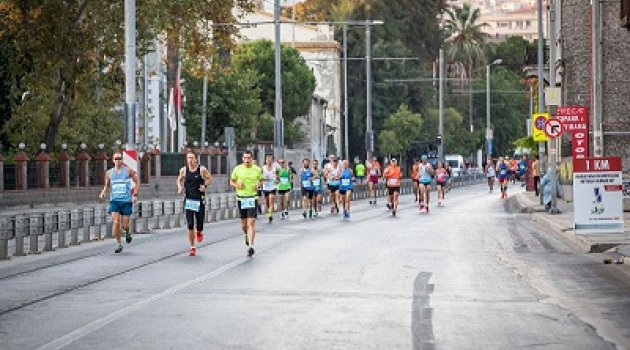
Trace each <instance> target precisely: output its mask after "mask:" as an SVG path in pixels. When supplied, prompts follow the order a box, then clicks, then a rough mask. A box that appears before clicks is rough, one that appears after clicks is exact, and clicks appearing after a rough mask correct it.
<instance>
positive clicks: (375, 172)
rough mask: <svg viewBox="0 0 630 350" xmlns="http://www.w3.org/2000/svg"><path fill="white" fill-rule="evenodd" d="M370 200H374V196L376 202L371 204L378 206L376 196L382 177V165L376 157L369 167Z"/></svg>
mask: <svg viewBox="0 0 630 350" xmlns="http://www.w3.org/2000/svg"><path fill="white" fill-rule="evenodd" d="M368 174H369V176H370V177H369V179H368V198H372V197H371V196H372V195H374V200H373V201H372V200H370V204H374V205H376V194H377V191H378V179H379V178H380V177H381V176H382V174H381V163H379V162H378V159H377V158H376V157H372V161H371V162H370V164H369V166H368Z"/></svg>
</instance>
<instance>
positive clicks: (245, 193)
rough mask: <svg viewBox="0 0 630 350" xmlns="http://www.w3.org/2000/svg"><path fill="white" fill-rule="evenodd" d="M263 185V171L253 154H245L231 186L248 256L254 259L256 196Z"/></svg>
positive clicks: (235, 170) (233, 172)
mask: <svg viewBox="0 0 630 350" xmlns="http://www.w3.org/2000/svg"><path fill="white" fill-rule="evenodd" d="M261 185H262V169H260V168H259V167H258V166H257V165H255V164H253V162H252V152H251V151H249V150H248V151H245V152H244V153H243V164H241V165H237V166H236V167H235V168H234V170H232V175H231V176H230V186H232V187H234V189H236V199H237V201H238V209H239V210H240V214H241V229H243V233H244V234H245V244H246V245H247V256H249V257H252V256H253V255H254V253H255V251H254V238H255V237H256V217H257V212H256V207H257V206H258V203H257V202H258V200H257V199H256V195H257V192H258V188H259V187H260V186H261Z"/></svg>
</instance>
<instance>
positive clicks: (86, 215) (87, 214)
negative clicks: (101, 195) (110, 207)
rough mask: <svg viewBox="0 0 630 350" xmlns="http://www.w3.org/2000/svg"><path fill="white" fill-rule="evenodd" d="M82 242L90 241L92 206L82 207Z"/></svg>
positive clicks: (92, 216)
mask: <svg viewBox="0 0 630 350" xmlns="http://www.w3.org/2000/svg"><path fill="white" fill-rule="evenodd" d="M82 211H83V243H87V242H89V241H90V226H92V221H93V218H94V208H83V210H82Z"/></svg>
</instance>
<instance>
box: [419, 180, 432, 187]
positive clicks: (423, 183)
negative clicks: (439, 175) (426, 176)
mask: <svg viewBox="0 0 630 350" xmlns="http://www.w3.org/2000/svg"><path fill="white" fill-rule="evenodd" d="M420 184H421V185H425V186H430V185H431V180H421V181H420Z"/></svg>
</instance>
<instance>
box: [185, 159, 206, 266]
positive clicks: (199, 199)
mask: <svg viewBox="0 0 630 350" xmlns="http://www.w3.org/2000/svg"><path fill="white" fill-rule="evenodd" d="M186 163H187V165H186V166H184V167H182V168H181V169H180V170H179V176H178V177H177V193H179V194H181V193H182V192H184V190H185V191H186V194H185V196H184V212H185V213H186V222H187V223H188V243H190V253H189V254H188V255H190V256H195V255H196V254H197V248H195V227H196V228H197V235H196V236H197V242H201V241H203V220H204V214H205V212H206V205H205V202H206V188H207V187H208V186H210V184H211V183H212V176H211V175H210V172H209V171H208V169H206V167H204V166H199V161H198V160H197V155H196V154H195V152H193V151H188V153H186ZM182 180H184V186H183V187H182Z"/></svg>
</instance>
